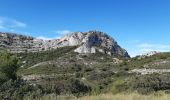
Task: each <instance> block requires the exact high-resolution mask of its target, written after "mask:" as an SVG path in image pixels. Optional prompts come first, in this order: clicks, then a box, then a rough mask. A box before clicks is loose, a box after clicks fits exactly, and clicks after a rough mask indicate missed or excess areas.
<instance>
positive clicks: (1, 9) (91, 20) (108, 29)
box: [0, 0, 170, 56]
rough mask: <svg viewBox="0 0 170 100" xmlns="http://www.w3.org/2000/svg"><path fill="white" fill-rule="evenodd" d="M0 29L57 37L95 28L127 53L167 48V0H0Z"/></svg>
mask: <svg viewBox="0 0 170 100" xmlns="http://www.w3.org/2000/svg"><path fill="white" fill-rule="evenodd" d="M0 4H1V6H0V31H1V32H13V33H20V34H24V35H31V36H33V37H36V38H43V39H54V38H60V37H62V36H64V35H65V34H67V33H70V32H78V31H81V32H87V31H89V30H98V31H102V32H105V33H107V34H108V35H110V36H111V37H113V38H114V39H115V40H116V41H117V42H118V44H119V45H120V46H121V47H123V48H124V49H126V50H127V51H128V53H129V54H130V55H131V56H135V55H139V54H143V53H146V52H150V51H160V52H168V51H170V0H0Z"/></svg>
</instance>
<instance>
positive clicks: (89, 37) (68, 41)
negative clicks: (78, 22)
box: [0, 31, 130, 58]
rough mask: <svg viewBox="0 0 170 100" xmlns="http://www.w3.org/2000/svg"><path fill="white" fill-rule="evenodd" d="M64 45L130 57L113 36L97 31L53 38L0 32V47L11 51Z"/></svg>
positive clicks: (77, 50) (45, 48)
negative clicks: (45, 38)
mask: <svg viewBox="0 0 170 100" xmlns="http://www.w3.org/2000/svg"><path fill="white" fill-rule="evenodd" d="M65 46H77V48H76V49H75V50H74V51H75V52H77V53H81V54H87V53H96V52H102V53H105V54H109V55H112V54H115V55H119V56H123V57H128V58H129V57H130V56H129V55H128V53H127V52H126V50H125V49H122V48H121V47H120V46H119V45H118V44H117V42H116V41H115V40H114V39H113V38H111V37H110V36H108V35H107V34H105V33H103V32H99V31H89V32H84V33H83V32H75V33H71V34H68V35H66V36H64V37H63V38H60V39H54V40H42V39H36V38H33V37H30V36H23V35H17V34H11V33H2V32H0V47H4V48H6V49H8V50H9V51H10V52H13V53H20V52H39V51H45V50H50V49H56V48H59V47H65Z"/></svg>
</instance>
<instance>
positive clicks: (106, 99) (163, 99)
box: [78, 93, 170, 100]
mask: <svg viewBox="0 0 170 100" xmlns="http://www.w3.org/2000/svg"><path fill="white" fill-rule="evenodd" d="M78 100H170V94H169V95H168V94H164V93H158V94H150V95H140V94H137V93H132V94H116V95H113V94H101V95H98V96H86V97H82V98H79V99H78Z"/></svg>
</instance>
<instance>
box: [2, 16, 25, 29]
mask: <svg viewBox="0 0 170 100" xmlns="http://www.w3.org/2000/svg"><path fill="white" fill-rule="evenodd" d="M26 26H27V24H25V23H23V22H21V21H18V20H15V19H11V18H7V17H1V16H0V29H5V30H7V31H10V30H11V29H15V28H25V27H26Z"/></svg>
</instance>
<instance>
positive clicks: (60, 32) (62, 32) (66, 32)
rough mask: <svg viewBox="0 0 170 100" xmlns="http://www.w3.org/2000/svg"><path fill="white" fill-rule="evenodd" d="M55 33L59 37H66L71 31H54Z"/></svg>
mask: <svg viewBox="0 0 170 100" xmlns="http://www.w3.org/2000/svg"><path fill="white" fill-rule="evenodd" d="M55 33H57V34H59V35H66V34H69V33H71V31H69V30H59V31H55Z"/></svg>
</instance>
